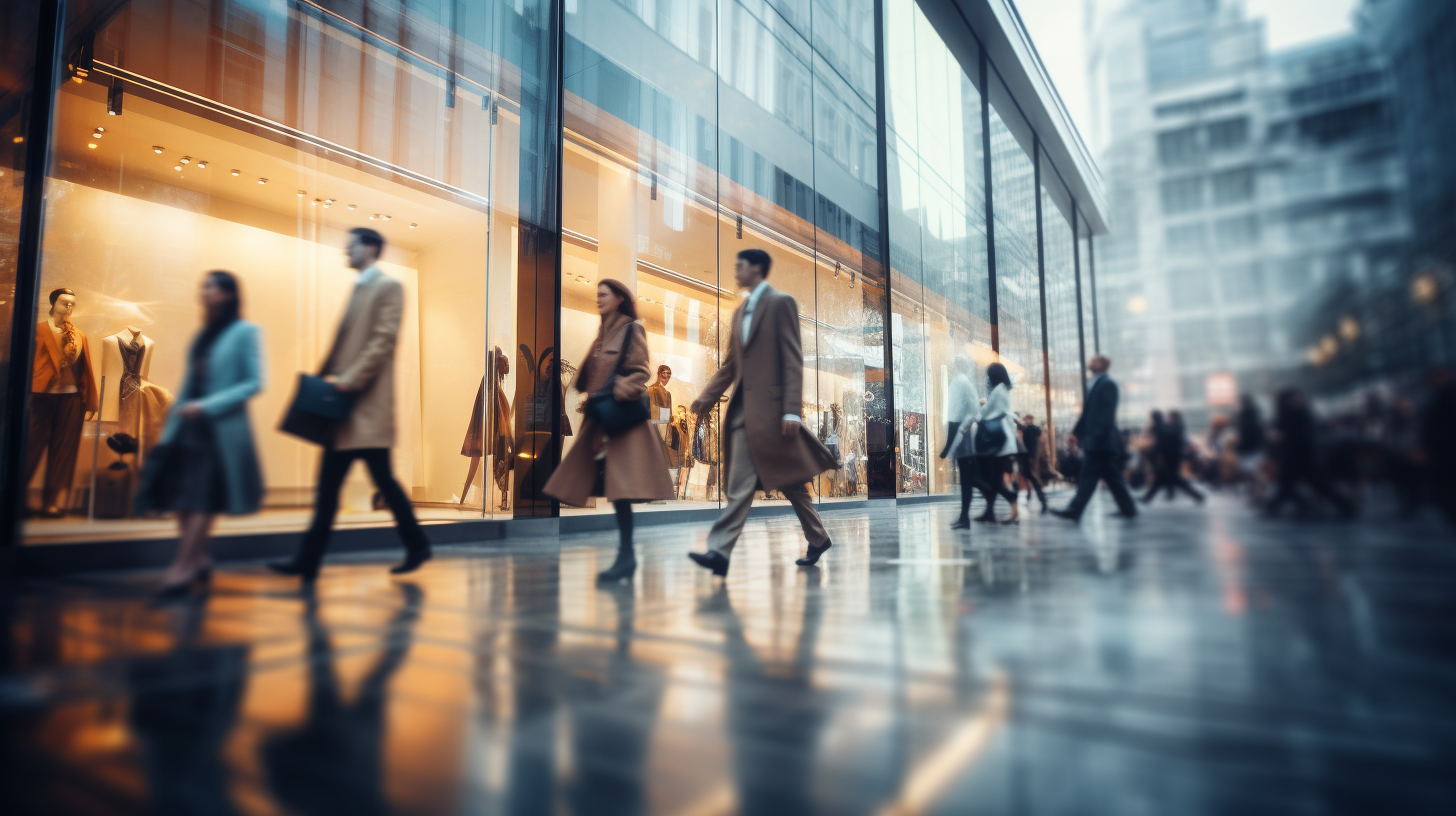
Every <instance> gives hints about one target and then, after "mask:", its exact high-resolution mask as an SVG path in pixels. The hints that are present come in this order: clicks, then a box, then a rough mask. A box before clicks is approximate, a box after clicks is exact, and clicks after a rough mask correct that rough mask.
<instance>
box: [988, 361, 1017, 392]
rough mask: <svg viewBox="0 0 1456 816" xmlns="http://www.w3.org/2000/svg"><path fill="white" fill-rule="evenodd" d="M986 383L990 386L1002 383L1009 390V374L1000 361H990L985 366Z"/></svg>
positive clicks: (993, 386)
mask: <svg viewBox="0 0 1456 816" xmlns="http://www.w3.org/2000/svg"><path fill="white" fill-rule="evenodd" d="M986 383H987V384H988V385H990V386H991V388H995V387H996V386H998V385H1004V386H1006V389H1007V390H1008V391H1009V390H1010V389H1011V374H1010V373H1009V372H1008V371H1007V370H1006V366H1004V365H1001V364H1000V363H992V364H990V365H988V366H986Z"/></svg>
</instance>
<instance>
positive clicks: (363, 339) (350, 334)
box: [321, 267, 404, 450]
mask: <svg viewBox="0 0 1456 816" xmlns="http://www.w3.org/2000/svg"><path fill="white" fill-rule="evenodd" d="M366 275H367V276H368V277H367V279H366V278H365V276H366ZM403 315H404V286H403V285H401V284H400V282H399V281H397V280H395V279H394V278H391V277H389V276H388V275H386V274H384V272H383V271H381V270H379V269H378V268H377V267H376V268H375V269H373V270H372V273H371V272H361V273H360V281H359V282H358V283H357V284H355V286H354V294H353V295H352V296H351V297H350V298H349V305H348V307H347V308H346V309H345V310H344V316H343V318H342V319H340V321H339V331H338V334H337V336H336V337H335V338H334V346H333V348H332V349H331V350H330V351H329V356H328V357H327V358H325V360H324V365H323V368H322V370H321V373H322V374H323V375H324V376H328V375H333V376H335V377H338V379H339V383H340V384H341V385H344V386H346V387H347V386H352V387H354V388H357V389H358V391H357V396H356V397H355V400H354V410H353V411H352V412H351V413H350V414H349V417H348V419H345V420H343V421H342V422H340V423H339V426H338V428H337V429H336V430H335V432H334V449H335V450H358V449H362V448H392V447H394V349H395V344H396V343H397V341H398V339H399V325H400V321H401V319H402V318H403Z"/></svg>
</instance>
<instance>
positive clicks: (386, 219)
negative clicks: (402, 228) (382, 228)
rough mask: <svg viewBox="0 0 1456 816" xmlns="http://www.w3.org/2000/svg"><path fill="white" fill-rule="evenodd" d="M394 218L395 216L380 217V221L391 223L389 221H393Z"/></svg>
mask: <svg viewBox="0 0 1456 816" xmlns="http://www.w3.org/2000/svg"><path fill="white" fill-rule="evenodd" d="M393 217H394V216H392V215H381V216H379V220H380V221H389V220H390V219H392V218H393Z"/></svg>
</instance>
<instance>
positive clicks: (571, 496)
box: [546, 278, 674, 581]
mask: <svg viewBox="0 0 1456 816" xmlns="http://www.w3.org/2000/svg"><path fill="white" fill-rule="evenodd" d="M597 312H598V313H599V314H601V316H602V324H601V328H600V329H598V331H597V339H596V340H595V341H594V342H593V343H592V345H591V349H590V350H589V351H588V352H587V355H586V358H585V359H584V360H583V361H582V363H581V367H580V368H578V369H577V372H576V377H575V378H574V379H573V380H572V381H571V387H572V388H573V389H575V390H576V391H577V392H578V393H580V394H584V395H590V394H595V393H597V392H598V391H601V390H602V389H603V388H611V389H612V396H613V397H614V398H616V399H618V400H633V399H641V398H642V397H643V396H645V395H646V394H647V377H648V375H649V373H650V372H649V369H648V364H647V359H648V357H647V334H646V332H645V331H643V329H642V327H641V326H640V325H639V324H638V323H637V307H636V303H635V301H634V298H633V297H632V292H631V290H629V289H628V288H627V287H626V286H625V285H623V284H622V283H621V282H620V281H615V280H612V279H610V278H607V279H603V280H602V281H601V282H600V283H598V284H597ZM619 359H620V361H621V363H620V365H621V376H615V375H616V373H617V368H618V360H619ZM673 492H674V491H673V486H672V481H671V480H670V479H669V478H668V475H667V450H666V448H664V447H663V444H662V437H661V436H659V435H658V434H657V431H656V430H655V429H654V428H653V427H652V425H651V423H647V422H644V423H642V424H640V425H637V426H635V427H633V428H632V429H631V430H628V431H624V432H623V433H621V434H618V435H617V436H615V437H612V438H610V439H609V438H607V436H606V434H605V433H604V432H603V431H602V430H601V429H600V428H598V427H597V425H596V422H595V421H594V420H593V419H592V418H591V416H590V415H588V416H587V417H586V418H585V419H583V420H582V421H581V432H580V433H579V434H578V437H577V440H576V444H575V445H573V446H572V447H571V450H569V451H567V453H566V456H565V457H563V458H562V460H561V465H560V466H559V467H557V468H556V472H555V473H553V474H551V479H550V480H549V481H547V482H546V493H548V494H549V495H552V496H555V497H556V498H558V499H560V500H561V501H563V502H565V503H566V504H570V505H575V506H577V507H582V506H585V505H586V504H588V503H589V502H590V501H591V497H593V496H605V497H606V498H607V500H608V501H610V502H611V503H612V507H613V509H615V510H616V511H617V532H618V533H619V534H620V537H621V544H620V546H619V548H618V550H617V560H616V561H615V562H614V563H613V564H612V566H611V568H610V569H608V570H606V571H605V572H602V573H600V574H598V575H597V580H599V581H620V580H622V579H625V578H630V577H632V573H633V572H635V571H636V570H637V557H636V555H635V554H634V553H633V551H632V503H633V502H642V501H653V500H656V499H670V498H672V497H673Z"/></svg>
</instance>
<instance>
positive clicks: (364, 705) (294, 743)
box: [260, 583, 425, 816]
mask: <svg viewBox="0 0 1456 816" xmlns="http://www.w3.org/2000/svg"><path fill="white" fill-rule="evenodd" d="M399 591H400V596H401V597H400V606H399V609H398V610H397V611H396V612H395V614H394V619H393V620H391V621H390V623H389V627H388V629H386V630H385V633H384V644H383V647H384V648H383V651H382V652H380V654H379V657H378V659H377V661H376V662H375V664H374V667H373V668H372V669H370V670H369V672H368V673H367V674H365V675H364V680H363V682H361V683H360V684H359V688H358V690H357V691H356V692H355V697H354V700H353V702H350V703H345V702H344V694H343V690H342V689H341V688H340V684H339V679H338V676H337V675H336V673H335V670H334V662H335V660H336V659H337V658H336V656H335V654H334V649H333V644H332V643H330V641H329V633H328V630H326V629H325V628H324V626H323V624H322V623H321V622H320V621H319V617H318V600H317V598H315V597H314V596H313V594H312V592H309V594H308V597H307V599H306V602H305V607H304V623H305V625H306V627H307V629H308V657H307V667H308V672H309V682H310V687H309V697H308V711H307V713H306V714H305V715H304V716H305V717H306V718H307V719H305V720H304V722H303V723H302V724H300V725H299V726H298V727H297V728H294V729H292V730H289V731H284V732H281V733H277V734H273V735H271V736H269V737H268V738H267V739H265V740H264V741H263V745H262V748H261V750H260V754H261V757H262V761H263V771H264V773H265V774H266V775H267V779H268V785H269V787H270V788H271V789H272V791H273V794H274V796H276V797H277V799H278V803H279V804H280V805H282V806H283V807H284V808H286V809H288V810H290V811H292V812H294V813H300V814H335V813H347V814H351V816H354V815H355V814H358V815H359V816H370V815H371V814H379V815H380V816H383V814H387V813H390V812H391V808H390V807H389V803H388V802H387V801H385V797H384V790H383V784H384V769H383V760H384V715H385V709H386V706H387V704H388V702H389V698H388V692H389V681H390V679H391V678H392V677H393V676H394V674H395V673H396V672H398V671H399V669H400V667H401V666H403V665H404V659H405V656H406V655H407V654H408V653H409V649H410V645H411V643H412V642H413V638H414V627H415V623H416V622H417V621H418V620H419V617H420V609H421V607H422V606H423V605H424V599H425V593H424V590H422V589H420V588H419V587H418V586H416V585H414V584H412V583H401V584H400V585H399Z"/></svg>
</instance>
